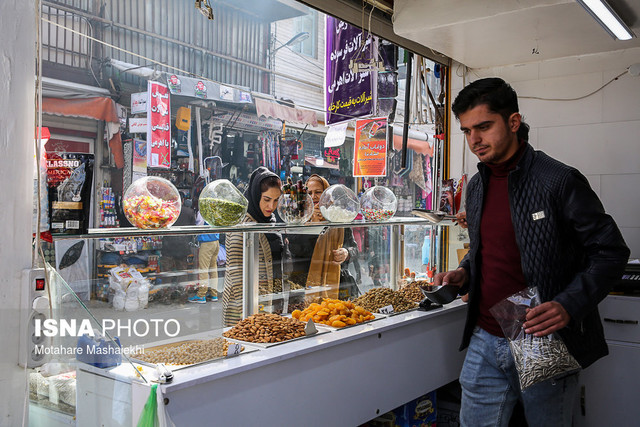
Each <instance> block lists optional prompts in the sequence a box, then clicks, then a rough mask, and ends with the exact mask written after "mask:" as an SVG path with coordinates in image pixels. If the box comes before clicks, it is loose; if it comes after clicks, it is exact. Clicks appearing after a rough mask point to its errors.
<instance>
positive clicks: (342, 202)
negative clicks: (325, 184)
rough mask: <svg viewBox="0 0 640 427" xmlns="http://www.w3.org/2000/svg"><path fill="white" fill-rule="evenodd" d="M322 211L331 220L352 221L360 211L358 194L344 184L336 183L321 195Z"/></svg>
mask: <svg viewBox="0 0 640 427" xmlns="http://www.w3.org/2000/svg"><path fill="white" fill-rule="evenodd" d="M319 205H320V213H322V216H323V217H325V219H327V220H328V221H331V222H350V221H353V219H354V218H355V217H356V216H357V215H358V212H359V211H360V202H359V201H358V197H357V196H356V194H355V193H354V192H353V191H352V190H351V189H349V188H348V187H346V186H344V185H342V184H334V185H332V186H330V187H329V188H327V189H326V190H324V192H323V193H322V196H320V202H319Z"/></svg>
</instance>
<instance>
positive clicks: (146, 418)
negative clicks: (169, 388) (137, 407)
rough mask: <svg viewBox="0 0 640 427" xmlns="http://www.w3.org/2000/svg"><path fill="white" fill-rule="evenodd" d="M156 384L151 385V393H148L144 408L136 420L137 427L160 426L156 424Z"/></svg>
mask: <svg viewBox="0 0 640 427" xmlns="http://www.w3.org/2000/svg"><path fill="white" fill-rule="evenodd" d="M157 389H158V384H153V385H152V386H151V392H150V393H149V398H148V399H147V402H146V403H145V404H144V408H143V409H142V414H140V418H139V419H138V427H158V426H159V425H160V424H159V423H158V414H157V412H158V400H157V399H156V394H157Z"/></svg>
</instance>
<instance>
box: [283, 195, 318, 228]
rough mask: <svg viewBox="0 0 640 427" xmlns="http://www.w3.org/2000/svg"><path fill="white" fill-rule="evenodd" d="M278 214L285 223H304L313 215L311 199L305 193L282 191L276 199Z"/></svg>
mask: <svg viewBox="0 0 640 427" xmlns="http://www.w3.org/2000/svg"><path fill="white" fill-rule="evenodd" d="M278 215H279V216H280V218H281V219H282V220H283V221H284V222H286V223H287V224H304V223H305V222H307V221H309V219H310V218H311V215H313V199H312V198H311V196H310V195H308V194H307V193H302V194H298V195H295V196H291V195H290V194H286V193H283V194H282V196H280V199H279V200H278Z"/></svg>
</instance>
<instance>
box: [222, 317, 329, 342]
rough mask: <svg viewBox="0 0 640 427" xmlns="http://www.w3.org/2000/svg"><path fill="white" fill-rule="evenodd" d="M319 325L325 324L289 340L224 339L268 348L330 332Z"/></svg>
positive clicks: (225, 330) (226, 329)
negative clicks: (313, 332)
mask: <svg viewBox="0 0 640 427" xmlns="http://www.w3.org/2000/svg"><path fill="white" fill-rule="evenodd" d="M284 317H291V315H290V314H289V315H287V316H284ZM321 326H325V325H315V327H316V329H317V330H318V332H316V333H315V334H311V335H305V336H303V337H298V338H292V339H290V340H286V341H280V342H270V343H266V342H251V341H242V340H239V339H235V338H227V337H225V338H224V339H226V340H228V341H231V342H235V343H238V344H242V345H245V344H246V345H250V346H255V347H260V348H269V347H273V346H275V345H280V344H286V343H290V342H293V341H299V340H304V339H307V338H311V337H315V336H317V335H321V334H326V333H328V332H330V331H328V330H322V329H321V328H320V327H321ZM229 329H231V328H230V327H229V328H224V330H223V331H224V332H227V331H228V330H229Z"/></svg>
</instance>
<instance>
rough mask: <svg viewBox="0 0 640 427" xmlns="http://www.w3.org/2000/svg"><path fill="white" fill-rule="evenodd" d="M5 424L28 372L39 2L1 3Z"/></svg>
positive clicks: (17, 415) (0, 304)
mask: <svg viewBox="0 0 640 427" xmlns="http://www.w3.org/2000/svg"><path fill="white" fill-rule="evenodd" d="M0 40H2V42H1V43H0V93H1V94H2V96H0V157H1V158H2V167H0V204H1V205H2V208H1V209H0V225H1V226H2V233H0V343H1V344H0V348H1V350H0V425H2V426H14V425H16V426H19V425H21V424H22V415H23V407H24V402H25V399H26V398H27V394H26V376H25V372H24V369H23V368H19V367H18V345H19V335H18V331H19V323H18V321H19V315H18V314H19V309H20V283H21V274H22V270H23V269H26V268H29V267H30V266H31V217H32V206H33V205H32V203H33V199H32V195H33V175H32V170H33V163H34V160H33V145H34V139H33V137H34V119H33V118H34V75H35V49H34V46H35V13H34V2H31V1H2V2H0Z"/></svg>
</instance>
